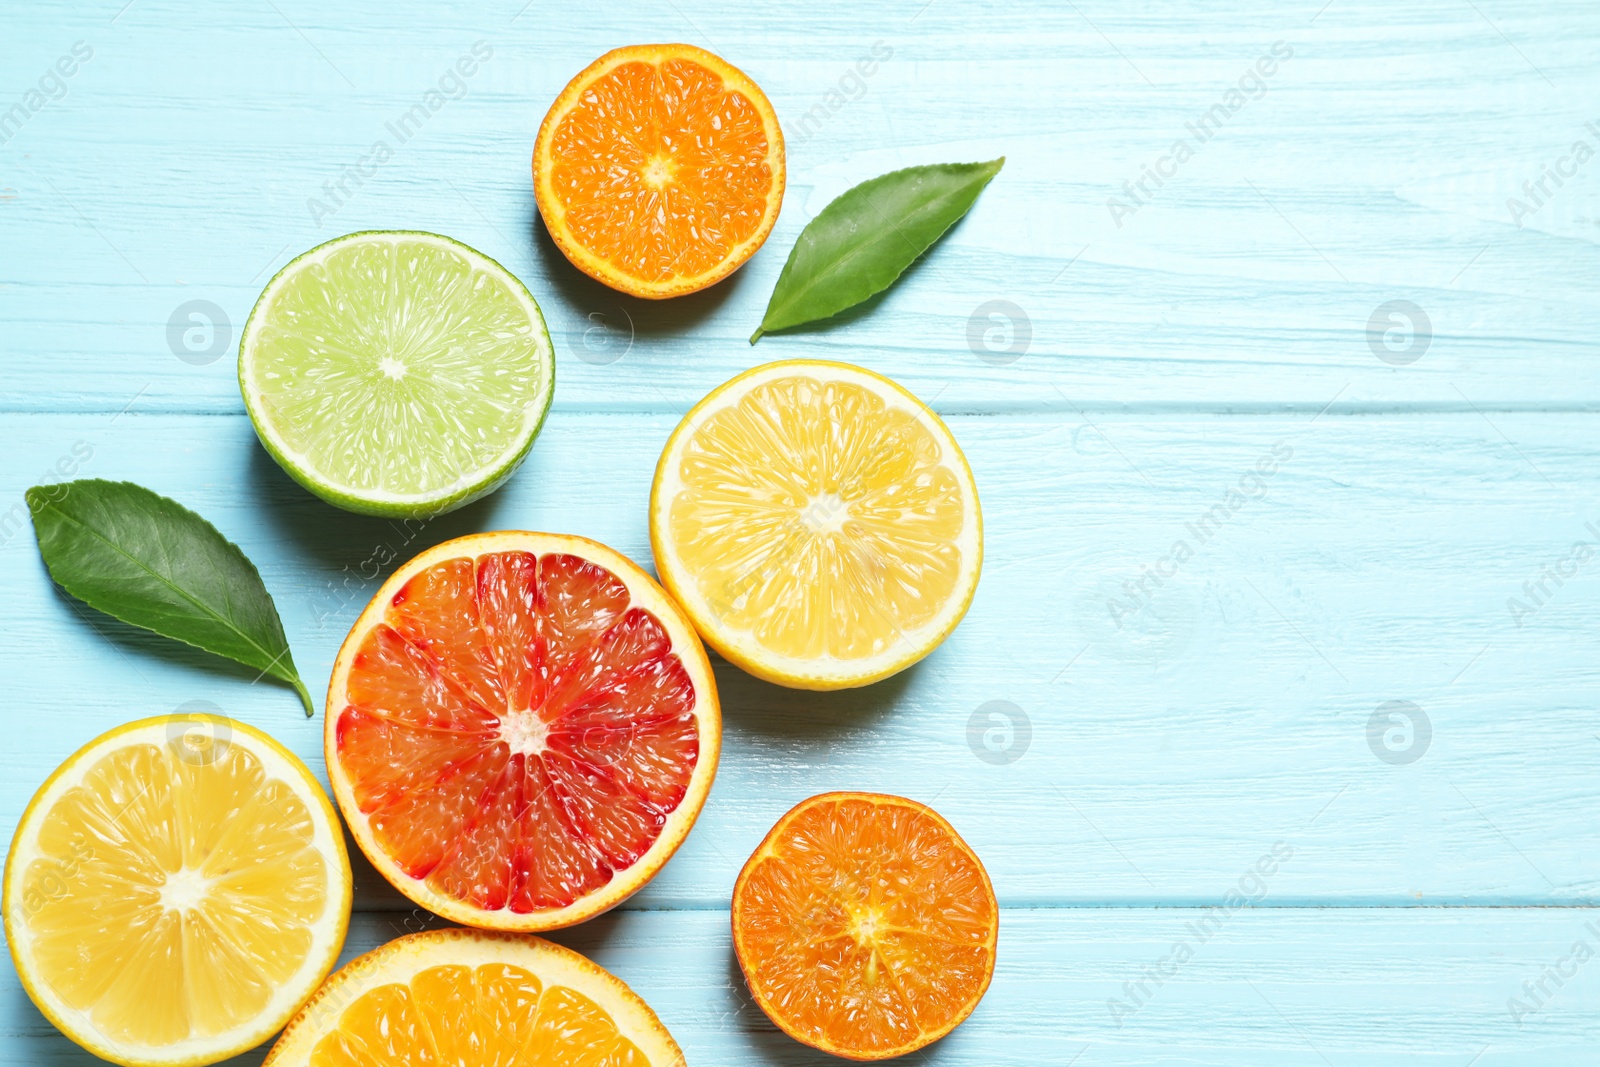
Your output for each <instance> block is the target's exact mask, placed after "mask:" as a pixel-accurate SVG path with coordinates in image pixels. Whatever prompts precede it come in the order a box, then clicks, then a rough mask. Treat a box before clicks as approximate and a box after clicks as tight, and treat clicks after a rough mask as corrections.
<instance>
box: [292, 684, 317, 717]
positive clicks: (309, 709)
mask: <svg viewBox="0 0 1600 1067" xmlns="http://www.w3.org/2000/svg"><path fill="white" fill-rule="evenodd" d="M289 684H290V685H292V686H294V691H295V692H296V693H299V694H300V703H302V704H304V705H305V706H306V718H308V719H309V718H311V717H312V716H314V715H316V713H317V709H316V708H315V707H314V706H312V703H311V693H310V691H309V690H307V689H306V683H304V682H302V681H301V680H300V679H299V678H295V679H294V680H293V681H291V682H290V683H289Z"/></svg>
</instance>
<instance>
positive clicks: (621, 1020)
mask: <svg viewBox="0 0 1600 1067" xmlns="http://www.w3.org/2000/svg"><path fill="white" fill-rule="evenodd" d="M683 1062H684V1059H683V1053H682V1052H681V1051H680V1050H679V1049H678V1045H677V1043H676V1042H675V1041H673V1040H672V1035H671V1034H669V1033H668V1032H667V1028H666V1027H664V1026H662V1025H661V1020H660V1019H658V1018H656V1014H655V1012H653V1011H651V1010H650V1006H649V1005H647V1004H646V1003H645V1002H644V1001H643V1000H641V999H640V998H639V995H638V994H637V993H635V992H634V991H633V990H631V989H629V988H628V987H627V986H626V985H624V984H623V983H622V981H621V979H619V978H617V977H615V976H614V975H612V974H610V973H608V972H607V971H604V970H602V969H601V968H600V967H599V966H597V965H595V964H593V963H591V962H589V961H588V960H587V959H585V958H583V957H582V956H580V955H578V954H577V953H576V952H573V951H572V950H571V949H569V948H562V947H561V946H560V945H553V944H551V943H550V942H548V941H545V940H542V939H540V938H537V937H529V936H526V935H517V934H490V933H484V932H482V931H479V930H431V931H428V932H426V933H420V934H411V935H409V936H407V937H402V938H399V939H398V940H395V941H391V942H389V943H388V944H387V945H384V946H383V947H382V948H379V949H376V950H374V951H372V952H369V953H367V954H366V955H365V956H362V957H360V958H359V959H355V960H352V961H351V962H350V963H349V964H348V965H346V966H345V967H344V968H343V969H341V970H340V971H339V973H338V974H336V975H334V976H333V977H332V978H330V979H328V982H327V984H326V985H324V986H323V987H322V990H321V991H320V992H319V993H318V994H317V995H316V997H315V998H314V999H313V1000H312V1001H311V1003H309V1004H307V1005H306V1007H305V1010H304V1011H302V1012H301V1013H300V1015H299V1016H298V1017H296V1018H295V1020H294V1021H293V1022H291V1023H290V1024H289V1026H288V1027H287V1028H286V1029H285V1030H284V1032H283V1036H282V1037H281V1038H279V1039H278V1043H277V1044H276V1045H274V1046H273V1049H272V1053H271V1054H270V1055H269V1056H267V1059H266V1063H265V1064H264V1065H263V1067H465V1065H471V1067H682V1065H683Z"/></svg>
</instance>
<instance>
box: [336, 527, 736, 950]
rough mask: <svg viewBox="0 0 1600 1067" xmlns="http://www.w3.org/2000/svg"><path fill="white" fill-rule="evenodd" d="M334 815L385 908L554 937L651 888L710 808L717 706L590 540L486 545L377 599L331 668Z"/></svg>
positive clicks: (682, 639) (688, 636) (459, 544)
mask: <svg viewBox="0 0 1600 1067" xmlns="http://www.w3.org/2000/svg"><path fill="white" fill-rule="evenodd" d="M325 744H326V747H327V761H328V774H329V778H330V780H331V781H332V783H333V786H334V795H335V797H336V799H337V800H338V802H339V805H340V808H341V809H342V810H343V812H344V815H345V819H346V821H347V822H348V823H349V824H350V827H351V831H352V833H353V834H354V836H355V838H356V841H357V842H358V844H360V846H361V848H362V850H363V851H364V852H365V853H366V854H367V856H368V857H369V858H370V859H371V860H372V861H373V864H374V865H375V866H376V867H377V868H378V870H379V871H380V872H382V873H383V874H384V876H385V877H387V878H388V879H389V881H390V882H392V883H393V884H394V885H395V886H396V888H398V889H399V890H400V891H401V892H403V893H405V894H406V895H407V896H409V897H411V898H412V899H413V900H415V901H416V902H417V903H419V904H421V905H422V906H423V907H426V908H428V909H430V910H432V911H435V912H437V913H439V914H441V915H444V916H445V917H446V918H449V919H453V920H455V921H457V922H463V923H467V924H469V925H475V926H482V927H489V928H495V929H513V930H539V929H553V928H555V927H558V926H566V925H570V924H572V923H575V922H579V921H581V920H583V919H585V918H588V917H590V916H591V915H594V914H597V913H598V912H600V911H603V910H605V909H606V908H608V907H611V906H612V905H614V904H616V903H617V902H618V901H620V900H621V899H623V898H624V897H626V896H627V895H629V894H630V893H632V892H634V891H635V890H636V889H638V888H639V887H640V886H642V885H643V884H644V883H645V882H646V881H648V879H649V878H650V877H651V876H653V875H654V874H655V872H656V871H657V870H659V869H660V867H661V865H662V864H664V863H665V862H666V860H667V859H668V858H669V857H670V856H671V854H672V852H673V851H674V850H675V849H676V848H677V846H678V844H679V843H680V842H681V841H682V840H683V837H684V836H685V835H686V834H687V833H688V830H689V827H690V825H692V823H693V821H694V819H695V816H696V815H697V814H698V813H699V810H700V807H701V805H702V804H703V803H704V802H705V796H706V793H707V791H708V790H709V788H710V784H711V777H712V775H713V773H714V771H715V767H716V762H717V754H718V749H719V746H720V717H719V712H718V706H717V698H716V691H715V687H714V683H713V681H712V677H711V671H710V665H709V663H708V662H707V661H706V657H705V653H704V651H703V650H702V648H701V646H700V644H699V641H698V639H697V638H696V637H695V635H694V632H693V629H692V627H691V626H690V624H689V623H688V622H687V621H686V620H685V619H684V618H683V617H682V615H681V614H680V613H679V611H678V609H677V607H676V606H675V605H674V604H673V603H672V602H671V601H670V600H669V599H668V598H667V596H666V594H665V593H663V592H662V590H661V589H660V587H659V586H657V585H656V584H655V583H654V582H653V581H652V580H651V579H650V578H649V576H648V575H646V574H645V573H644V572H643V571H641V570H640V569H639V568H638V567H636V566H635V565H633V564H632V563H631V562H629V561H628V560H627V559H626V558H625V557H623V556H621V555H620V554H618V553H616V552H614V551H612V550H611V549H608V548H606V547H605V546H603V545H600V544H598V543H596V542H593V541H588V540H586V539H584V538H579V537H565V536H559V535H550V534H535V533H517V532H506V533H491V534H477V535H473V536H471V537H465V538H460V539H458V540H456V541H450V542H446V543H445V544H443V545H439V546H436V547H435V548H433V549H430V550H429V551H427V552H424V553H423V554H422V555H420V556H418V557H417V558H416V559H414V560H412V561H411V562H410V563H408V564H406V565H405V566H404V567H402V568H400V570H398V571H397V572H396V573H395V575H394V576H393V577H392V578H390V579H389V581H388V582H387V583H385V585H384V586H383V588H381V589H380V590H379V591H378V593H377V595H376V596H375V597H374V598H373V601H372V603H371V604H370V605H369V606H368V608H367V609H366V611H365V612H363V614H362V616H361V618H360V619H358V620H357V622H356V625H355V626H354V627H353V628H352V630H351V632H350V636H349V637H348V638H347V639H346V641H345V645H344V647H343V649H341V651H340V654H339V658H338V661H337V662H336V664H335V667H334V672H333V680H332V683H331V685H330V687H329V697H328V717H327V724H326V732H325Z"/></svg>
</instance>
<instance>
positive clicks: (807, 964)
mask: <svg viewBox="0 0 1600 1067" xmlns="http://www.w3.org/2000/svg"><path fill="white" fill-rule="evenodd" d="M998 932H999V907H998V905H997V903H996V901H995V896H994V889H993V887H992V886H991V885H990V883H989V876H988V874H987V873H986V872H985V871H984V869H983V864H982V863H980V862H979V860H978V857H977V855H976V854H974V853H973V851H972V849H971V848H969V847H968V846H967V844H966V842H964V841H962V840H961V838H960V836H959V835H957V833H956V832H955V830H954V829H953V828H952V827H951V826H950V824H949V823H948V822H946V821H945V820H944V819H943V818H942V817H940V816H939V814H938V813H937V812H935V811H934V810H933V809H932V808H929V807H927V806H925V805H923V804H918V803H917V802H916V801H913V800H905V799H903V798H901V797H892V796H884V795H881V794H874V793H825V794H823V795H821V796H816V797H812V798H811V799H810V800H806V801H802V802H801V803H800V804H799V805H797V806H796V807H795V808H794V809H793V810H791V811H790V812H789V813H788V814H787V815H785V816H784V817H783V818H782V819H780V820H778V824H777V825H776V826H774V827H773V828H772V832H771V833H769V834H768V835H767V837H766V840H764V841H762V842H761V846H760V847H759V848H757V849H756V851H755V854H754V855H752V856H751V857H750V860H749V862H748V863H746V864H745V867H744V870H743V871H742V872H740V874H739V880H738V882H737V883H736V884H735V885H734V890H733V945H734V951H735V953H736V954H737V956H738V958H739V966H740V967H741V968H742V969H743V971H744V976H745V980H746V982H748V983H749V986H750V993H751V995H752V996H753V997H754V998H755V1000H756V1003H757V1004H759V1005H761V1009H762V1010H763V1011H765V1012H766V1013H767V1015H768V1016H769V1017H771V1019H772V1021H773V1022H775V1023H777V1024H778V1027H779V1028H780V1029H782V1030H783V1031H784V1032H785V1033H787V1034H789V1036H791V1037H793V1038H795V1039H796V1040H798V1041H802V1042H804V1043H805V1044H808V1045H811V1046H813V1047H815V1048H819V1049H822V1050H823V1051H824V1052H829V1053H832V1054H833V1055H835V1056H843V1057H845V1058H847V1059H856V1060H877V1059H887V1058H889V1057H891V1056H900V1055H904V1054H905V1053H908V1052H914V1051H916V1050H917V1049H919V1048H922V1047H924V1046H925V1045H928V1044H930V1043H932V1042H933V1041H936V1040H938V1039H939V1038H941V1037H943V1036H944V1035H946V1034H948V1033H949V1032H950V1031H951V1030H953V1029H955V1027H956V1026H957V1025H959V1024H960V1023H961V1022H962V1020H964V1019H966V1017H967V1016H968V1015H970V1014H971V1013H972V1010H973V1008H975V1007H977V1004H978V1001H979V1000H980V999H981V998H982V997H983V994H984V991H985V990H986V989H988V987H989V980H990V978H991V977H993V975H994V961H995V941H996V937H997V935H998Z"/></svg>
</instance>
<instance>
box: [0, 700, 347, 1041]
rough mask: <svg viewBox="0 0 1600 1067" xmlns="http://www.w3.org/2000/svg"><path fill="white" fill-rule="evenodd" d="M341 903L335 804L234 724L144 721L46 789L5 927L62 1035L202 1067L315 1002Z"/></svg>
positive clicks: (19, 850) (338, 935) (13, 862)
mask: <svg viewBox="0 0 1600 1067" xmlns="http://www.w3.org/2000/svg"><path fill="white" fill-rule="evenodd" d="M180 726H181V724H180ZM349 901H350V873H349V864H348V860H347V859H346V856H345V853H344V846H343V843H342V841H341V840H340V839H339V837H338V836H337V831H336V830H335V829H334V819H333V814H332V809H331V806H330V805H329V804H328V801H327V798H326V796H324V795H323V794H322V792H321V789H320V787H318V786H317V784H316V782H315V780H313V779H312V778H311V777H310V775H309V773H308V772H307V771H306V770H305V768H304V766H303V765H301V764H299V762H298V761H297V760H295V759H294V757H293V756H291V755H290V754H289V753H287V752H286V751H284V750H282V749H281V748H279V747H278V746H277V745H276V743H275V742H272V741H271V740H270V739H268V738H266V736H265V735H264V734H260V733H259V732H258V731H255V730H252V729H251V728H249V727H246V726H244V725H243V724H240V723H233V722H230V721H228V720H222V719H218V720H214V721H212V722H208V724H207V725H206V726H205V727H204V728H203V729H202V730H201V731H198V732H197V731H195V730H192V729H190V730H184V729H181V728H179V729H175V728H174V724H173V722H172V721H171V720H147V721H146V722H144V723H135V724H132V725H131V726H128V727H123V728H122V729H121V730H118V731H113V733H112V734H108V735H106V737H103V738H101V739H100V740H99V741H97V742H94V743H91V745H90V746H88V748H86V749H85V750H83V751H82V752H80V753H79V754H78V755H76V756H74V757H73V758H72V759H70V760H68V762H67V763H66V764H65V765H63V767H62V769H61V770H60V771H58V772H57V775H56V776H55V777H54V778H52V779H51V781H49V782H47V783H46V784H45V786H44V787H43V788H42V789H41V790H40V793H39V795H38V796H37V797H36V798H35V800H34V803H33V805H31V806H30V809H29V811H28V812H27V813H26V814H25V815H24V817H23V822H22V825H21V826H20V827H19V829H18V833H17V836H16V839H15V840H14V843H13V850H12V855H11V859H10V861H9V862H8V864H7V872H6V902H5V917H6V927H7V933H8V936H9V938H10V941H11V949H12V953H13V956H14V958H15V959H16V962H17V965H18V970H19V972H20V973H21V974H22V976H23V981H24V984H25V985H26V986H27V988H28V991H29V993H30V994H31V995H32V996H33V997H34V999H35V1001H36V1002H37V1003H39V1005H40V1007H41V1009H43V1010H44V1011H45V1013H46V1014H47V1015H48V1016H49V1017H50V1018H51V1020H52V1021H53V1022H55V1023H56V1024H57V1026H59V1027H60V1028H61V1029H62V1030H63V1031H65V1032H66V1033H67V1035H68V1036H69V1037H71V1038H73V1039H74V1040H75V1041H78V1042H79V1043H80V1044H82V1045H84V1046H85V1047H87V1048H89V1049H91V1050H92V1051H94V1052H96V1053H98V1054H99V1055H101V1056H104V1057H106V1058H110V1059H113V1060H115V1061H117V1062H122V1063H166V1062H172V1063H179V1062H212V1061H213V1060H214V1059H217V1058H222V1057H224V1056H226V1055H229V1054H231V1053H232V1052H236V1051H241V1050H243V1049H245V1048H249V1047H251V1046H252V1045H254V1044H258V1043H259V1042H260V1041H262V1040H263V1039H265V1038H266V1037H267V1036H269V1035H270V1034H271V1033H272V1032H273V1031H274V1030H275V1029H277V1028H278V1027H279V1026H281V1025H282V1024H283V1021H284V1020H285V1019H287V1018H288V1016H289V1015H290V1014H292V1013H293V1012H294V1011H295V1010H296V1009H297V1008H298V1007H299V1005H300V1003H301V1002H303V1001H304V1000H305V998H306V997H308V996H309V995H310V994H311V992H312V991H313V990H314V989H315V987H316V985H317V984H318V983H319V982H320V981H321V980H322V978H323V977H324V976H325V975H326V974H327V972H328V970H329V969H331V967H332V964H333V961H334V959H335V957H336V956H337V953H338V950H339V946H340V943H341V942H342V940H343V934H344V928H345V924H346V922H347V920H348V909H349Z"/></svg>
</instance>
